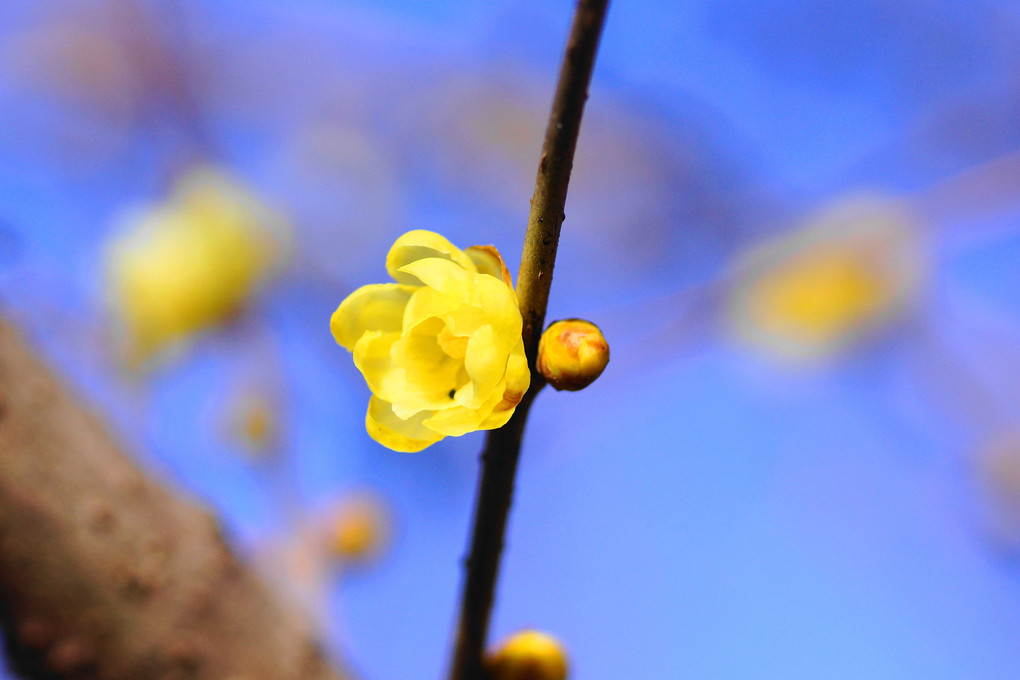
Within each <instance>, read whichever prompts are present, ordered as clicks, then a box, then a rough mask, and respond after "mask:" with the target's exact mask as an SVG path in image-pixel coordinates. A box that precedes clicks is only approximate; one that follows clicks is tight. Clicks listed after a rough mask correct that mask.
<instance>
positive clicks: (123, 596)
mask: <svg viewBox="0 0 1020 680" xmlns="http://www.w3.org/2000/svg"><path fill="white" fill-rule="evenodd" d="M0 625H2V627H3V630H4V635H5V638H6V642H7V650H8V656H9V659H10V663H11V666H12V668H13V669H14V670H15V671H16V672H18V673H19V674H21V675H23V676H24V677H26V678H40V679H41V678H47V679H51V678H108V679H111V680H120V679H123V680H147V679H149V678H167V679H169V678H181V679H184V678H190V679H194V680H205V679H209V680H255V679H256V678H258V679H259V680H276V679H277V678H280V679H284V678H286V679H293V680H298V679H301V680H318V679H323V680H325V679H339V678H341V677H345V675H346V674H340V673H338V672H337V671H336V670H334V669H332V668H331V667H330V666H329V664H328V663H327V662H326V661H325V660H324V657H323V654H322V652H321V651H320V649H319V646H318V644H317V643H316V642H315V640H314V638H313V637H312V632H311V631H309V630H308V629H307V628H306V626H305V624H304V621H303V620H302V619H301V618H300V617H299V616H297V615H296V614H295V613H294V612H291V611H287V610H285V609H284V608H283V607H282V606H281V605H280V603H278V602H277V601H276V600H275V599H274V598H273V597H272V596H271V594H270V593H269V592H268V590H267V589H266V588H265V587H264V586H263V585H262V584H261V583H260V582H259V581H258V579H257V578H256V577H255V576H254V575H253V574H252V573H251V572H250V571H248V569H246V568H245V566H244V565H242V564H241V563H240V562H239V561H238V559H237V558H236V557H235V556H234V555H233V554H232V553H231V551H230V549H229V548H228V547H227V545H226V543H225V542H224V540H223V536H222V534H221V531H220V527H219V525H218V523H217V521H216V520H215V519H214V518H213V517H212V515H210V513H209V512H208V511H206V510H204V509H202V508H201V507H199V506H198V505H196V504H195V503H194V502H190V501H187V500H184V499H182V498H181V497H179V496H178V495H176V494H174V493H173V492H171V491H169V490H168V489H167V488H165V487H164V486H162V485H160V484H159V483H157V482H156V481H154V480H153V479H150V478H148V477H147V476H145V475H144V474H142V472H140V471H139V469H138V468H137V467H136V466H135V465H134V464H133V463H132V462H131V461H130V460H129V459H128V458H127V457H126V456H125V455H124V454H123V453H121V451H120V450H119V448H118V446H117V445H116V444H115V443H114V441H113V440H112V439H111V437H110V434H109V433H108V432H107V431H106V429H105V428H104V427H103V426H102V424H101V423H100V422H99V420H98V419H97V418H96V417H95V416H94V415H93V414H91V413H89V412H88V411H86V410H85V409H83V408H82V407H81V405H79V404H78V403H77V402H76V401H75V400H74V399H73V398H72V397H71V396H70V395H69V394H68V391H67V389H66V388H65V387H64V386H63V385H62V384H61V383H60V381H58V380H57V379H56V378H55V377H54V376H53V375H52V374H51V373H50V372H49V371H48V370H47V369H46V367H45V366H43V365H42V364H41V363H40V361H39V360H38V359H37V358H36V357H35V356H33V354H32V353H31V352H30V351H29V350H28V349H27V348H26V346H25V344H24V343H23V341H22V340H21V339H20V338H19V337H18V335H17V334H16V332H15V331H14V330H13V329H12V328H11V327H10V326H9V324H7V323H6V322H5V321H3V320H2V319H0Z"/></svg>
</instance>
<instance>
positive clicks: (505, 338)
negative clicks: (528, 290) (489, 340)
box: [471, 274, 523, 352]
mask: <svg viewBox="0 0 1020 680" xmlns="http://www.w3.org/2000/svg"><path fill="white" fill-rule="evenodd" d="M471 305H472V306H473V307H477V308H478V309H480V310H482V311H483V312H484V313H485V321H486V323H488V324H489V325H491V326H492V328H493V330H494V331H495V333H496V336H497V337H498V338H499V339H500V341H501V342H502V344H503V345H504V346H505V351H506V352H509V351H510V348H511V347H513V346H514V344H515V343H516V341H517V338H518V337H520V335H521V326H522V325H523V322H522V320H521V311H520V309H519V308H518V306H517V297H516V296H515V295H514V292H513V290H512V289H511V288H509V287H508V286H507V285H506V284H505V283H503V282H502V281H501V280H498V279H495V278H493V277H491V276H485V275H481V274H479V275H476V276H475V277H474V290H473V296H472V300H471Z"/></svg>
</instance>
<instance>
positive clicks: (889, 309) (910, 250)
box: [730, 197, 921, 358]
mask: <svg viewBox="0 0 1020 680" xmlns="http://www.w3.org/2000/svg"><path fill="white" fill-rule="evenodd" d="M920 260H921V257H920V252H919V248H918V243H917V235H916V227H915V224H914V220H913V218H912V216H911V215H910V214H909V213H908V212H907V211H906V210H904V208H902V207H901V206H900V205H899V204H897V203H895V202H893V201H889V200H882V199H877V198H872V197H853V198H850V199H844V200H842V201H840V202H838V203H837V204H835V205H833V206H830V207H828V208H827V209H825V210H823V211H821V212H820V213H818V214H817V215H815V216H814V217H813V218H811V219H810V220H808V222H807V224H806V225H805V227H803V228H801V229H798V230H796V231H795V232H794V233H793V234H792V235H790V236H785V237H782V238H780V239H777V240H775V241H773V242H771V243H767V244H765V245H762V246H759V247H757V248H755V249H754V250H752V251H751V252H750V253H748V254H747V255H746V256H745V257H744V259H743V262H742V263H741V265H740V267H739V268H738V272H739V279H738V282H737V284H736V286H735V288H734V293H733V298H732V300H731V303H730V305H731V306H730V310H731V316H732V319H733V321H734V323H735V325H736V327H737V330H738V331H739V333H740V334H741V335H742V336H743V337H744V338H746V339H748V340H750V341H751V342H754V343H755V344H758V345H761V346H764V347H765V348H767V349H769V350H771V351H773V352H775V353H777V354H780V355H782V356H785V357H789V358H811V357H820V356H824V355H827V354H830V353H832V352H834V351H836V350H838V349H840V348H842V347H844V346H845V345H847V344H849V343H850V342H852V341H853V340H854V339H856V338H857V337H859V336H860V335H861V334H863V333H864V332H866V331H868V330H870V329H873V328H876V327H878V326H880V325H881V324H882V323H883V322H885V321H887V320H888V319H889V318H890V317H891V316H892V315H893V314H894V313H895V312H896V311H898V310H899V309H901V308H902V307H903V305H904V304H905V303H906V301H907V300H908V299H909V297H910V296H911V294H912V293H913V292H914V290H915V288H916V284H917V280H918V278H919V272H920V269H921V262H920Z"/></svg>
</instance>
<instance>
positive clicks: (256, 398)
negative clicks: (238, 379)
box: [230, 392, 279, 460]
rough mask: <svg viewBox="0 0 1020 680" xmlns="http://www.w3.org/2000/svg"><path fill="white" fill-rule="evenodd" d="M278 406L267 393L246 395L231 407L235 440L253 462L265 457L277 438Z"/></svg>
mask: <svg viewBox="0 0 1020 680" xmlns="http://www.w3.org/2000/svg"><path fill="white" fill-rule="evenodd" d="M277 410H278V406H277V405H276V404H275V403H274V401H273V399H272V398H271V397H270V396H269V395H268V394H265V393H259V392H256V393H252V394H245V395H244V396H242V397H240V398H239V399H237V400H236V401H235V403H234V404H232V405H231V413H230V417H231V421H232V422H231V426H232V427H231V429H232V434H233V438H234V439H235V440H236V441H238V442H239V443H240V444H242V445H243V446H244V448H245V449H246V450H247V452H248V454H250V457H251V459H252V460H257V459H261V458H263V457H265V456H266V455H267V454H268V453H269V452H270V449H271V448H272V446H273V444H274V442H275V440H276V438H277V434H278V432H277V430H278V429H279V422H278V420H279V419H278V416H277Z"/></svg>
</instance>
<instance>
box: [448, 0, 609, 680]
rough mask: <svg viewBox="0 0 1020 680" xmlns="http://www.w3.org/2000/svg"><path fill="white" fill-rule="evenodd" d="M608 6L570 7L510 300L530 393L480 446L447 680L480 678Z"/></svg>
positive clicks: (602, 0) (600, 1)
mask: <svg viewBox="0 0 1020 680" xmlns="http://www.w3.org/2000/svg"><path fill="white" fill-rule="evenodd" d="M608 4H609V0H580V2H579V3H578V5H577V9H576V11H575V12H574V21H573V24H572V25H571V28H570V36H569V38H568V39H567V49H566V53H565V54H564V56H563V64H562V66H561V67H560V77H559V82H558V84H557V86H556V95H555V97H554V98H553V107H552V113H551V114H550V115H549V123H548V125H547V127H546V132H545V141H544V142H543V144H542V155H541V158H540V160H539V163H538V176H537V177H536V179H535V193H534V195H533V196H532V198H531V213H530V215H529V217H528V230H527V233H526V234H525V236H524V251H523V253H522V254H521V268H520V271H519V272H518V274H517V296H518V298H519V300H520V305H521V315H522V317H523V319H524V328H523V336H524V348H525V351H526V352H527V355H528V364H529V366H530V367H531V389H529V390H528V393H527V394H526V395H524V399H523V400H522V401H521V403H520V404H518V405H517V409H516V410H515V411H514V415H513V417H512V418H511V419H510V421H509V422H508V423H507V424H506V425H504V426H503V427H501V428H500V429H498V430H493V431H492V432H490V433H489V434H488V436H487V437H486V439H485V449H484V450H483V451H482V476H481V480H480V482H479V486H478V496H477V500H476V503H475V515H474V525H473V528H472V535H471V548H470V552H469V554H468V558H467V561H466V564H465V570H466V574H465V579H464V590H463V595H462V598H461V609H460V620H459V623H458V626H457V641H456V646H455V648H454V654H453V663H452V665H451V669H450V680H481V679H483V678H484V677H485V668H484V664H483V654H484V651H485V642H486V639H487V637H488V630H489V619H490V616H491V612H492V603H493V600H494V598H495V592H496V579H497V577H498V576H499V563H500V558H501V556H502V552H503V543H504V538H505V535H506V522H507V518H508V516H509V514H510V505H511V503H512V501H513V490H514V479H515V477H516V474H517V461H518V459H519V458H520V451H521V439H522V437H523V436H524V424H525V421H526V420H527V417H528V411H529V410H530V409H531V404H532V402H533V401H534V399H535V396H536V395H537V394H538V391H539V390H540V389H541V388H542V386H543V385H544V379H543V378H542V376H541V375H540V374H539V373H538V372H537V371H536V370H535V360H536V358H537V354H538V341H539V339H540V338H541V335H542V329H543V327H544V324H545V311H546V306H547V305H548V302H549V290H550V287H551V286H552V275H553V266H554V264H555V262H556V249H557V246H558V245H559V240H560V227H561V226H562V224H563V220H564V218H565V215H564V212H563V209H564V206H565V205H566V201H567V185H568V184H569V182H570V171H571V169H572V168H573V164H574V150H575V149H576V148H577V137H578V134H579V133H580V131H581V115H582V114H583V113H584V104H585V102H586V101H587V99H588V85H589V83H590V82H591V74H592V70H593V68H594V66H595V53H596V52H597V51H598V45H599V38H600V37H601V35H602V26H603V24H604V23H605V17H606V10H607V8H608Z"/></svg>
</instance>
